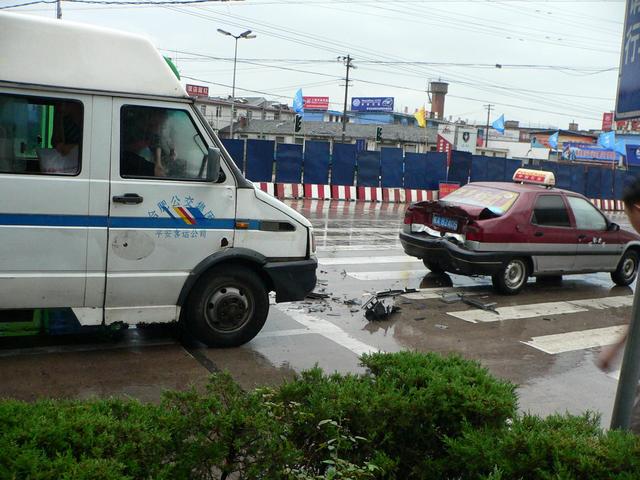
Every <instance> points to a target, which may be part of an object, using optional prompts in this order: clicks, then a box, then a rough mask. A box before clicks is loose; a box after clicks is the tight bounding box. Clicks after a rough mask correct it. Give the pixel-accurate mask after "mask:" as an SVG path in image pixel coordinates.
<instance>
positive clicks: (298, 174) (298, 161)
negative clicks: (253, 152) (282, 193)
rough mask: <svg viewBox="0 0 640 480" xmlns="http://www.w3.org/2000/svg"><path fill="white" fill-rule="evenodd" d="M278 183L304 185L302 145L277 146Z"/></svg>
mask: <svg viewBox="0 0 640 480" xmlns="http://www.w3.org/2000/svg"><path fill="white" fill-rule="evenodd" d="M276 183H302V145H291V144H288V143H279V144H278V145H276Z"/></svg>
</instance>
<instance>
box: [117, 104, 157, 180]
mask: <svg viewBox="0 0 640 480" xmlns="http://www.w3.org/2000/svg"><path fill="white" fill-rule="evenodd" d="M165 120H166V115H165V112H164V110H162V109H159V108H145V107H126V108H125V109H124V110H123V118H122V124H121V143H122V148H121V157H120V173H121V175H123V176H134V177H166V176H167V167H166V160H167V154H166V153H165V152H164V149H163V148H162V143H163V142H162V138H163V134H162V132H163V129H164V123H165Z"/></svg>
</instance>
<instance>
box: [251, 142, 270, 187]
mask: <svg viewBox="0 0 640 480" xmlns="http://www.w3.org/2000/svg"><path fill="white" fill-rule="evenodd" d="M274 145H275V142H273V141H272V140H247V158H246V165H245V168H246V171H245V175H246V177H247V178H248V179H249V180H251V181H252V182H272V181H273V147H274Z"/></svg>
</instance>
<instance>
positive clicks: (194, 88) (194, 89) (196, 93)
mask: <svg viewBox="0 0 640 480" xmlns="http://www.w3.org/2000/svg"><path fill="white" fill-rule="evenodd" d="M187 93H188V94H189V95H191V96H192V97H208V96H209V87H202V86H200V85H189V84H187Z"/></svg>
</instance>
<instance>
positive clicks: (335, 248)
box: [316, 243, 402, 252]
mask: <svg viewBox="0 0 640 480" xmlns="http://www.w3.org/2000/svg"><path fill="white" fill-rule="evenodd" d="M361 250H371V251H373V250H402V246H401V245H400V244H399V243H388V244H385V245H321V246H318V247H316V251H318V252H352V251H361Z"/></svg>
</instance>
